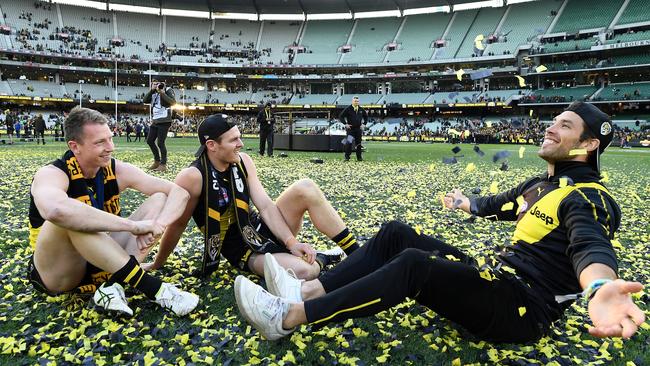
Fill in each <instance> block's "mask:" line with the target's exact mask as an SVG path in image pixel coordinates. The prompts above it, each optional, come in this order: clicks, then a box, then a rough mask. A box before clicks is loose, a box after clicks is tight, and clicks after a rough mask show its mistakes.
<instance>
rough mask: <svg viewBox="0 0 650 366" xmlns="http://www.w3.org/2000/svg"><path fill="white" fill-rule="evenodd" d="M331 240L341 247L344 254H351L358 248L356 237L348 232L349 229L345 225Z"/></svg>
mask: <svg viewBox="0 0 650 366" xmlns="http://www.w3.org/2000/svg"><path fill="white" fill-rule="evenodd" d="M332 240H333V241H334V242H335V243H336V245H338V246H339V247H341V249H343V251H344V252H345V254H346V255H350V254H352V252H354V251H355V250H357V249H359V244H357V238H356V237H355V236H354V235H352V234H351V233H350V230H348V228H347V227H346V228H345V229H343V231H341V232H340V233H339V234H338V235H336V236H335V237H333V238H332Z"/></svg>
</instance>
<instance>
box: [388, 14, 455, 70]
mask: <svg viewBox="0 0 650 366" xmlns="http://www.w3.org/2000/svg"><path fill="white" fill-rule="evenodd" d="M450 19H451V15H450V14H446V13H437V14H420V15H410V16H407V17H406V18H405V20H404V26H403V28H402V31H401V33H400V34H399V36H398V37H397V39H396V42H397V43H398V44H399V47H398V49H396V50H394V51H390V52H388V57H387V58H386V60H387V61H388V62H408V61H422V60H430V59H431V57H432V56H433V51H434V50H433V48H432V44H433V42H435V41H436V40H438V39H441V38H442V34H443V33H444V31H445V28H447V24H449V20H450Z"/></svg>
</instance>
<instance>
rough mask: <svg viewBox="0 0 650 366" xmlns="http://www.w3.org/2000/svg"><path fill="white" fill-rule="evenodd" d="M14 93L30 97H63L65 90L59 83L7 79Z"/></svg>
mask: <svg viewBox="0 0 650 366" xmlns="http://www.w3.org/2000/svg"><path fill="white" fill-rule="evenodd" d="M7 81H8V84H9V87H10V88H11V91H12V92H13V95H24V96H29V97H54V98H63V94H64V92H63V91H62V89H61V86H60V85H59V84H57V83H50V82H47V81H40V80H14V79H9V80H7Z"/></svg>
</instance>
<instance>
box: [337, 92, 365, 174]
mask: <svg viewBox="0 0 650 366" xmlns="http://www.w3.org/2000/svg"><path fill="white" fill-rule="evenodd" d="M339 120H341V123H343V125H345V130H346V132H347V136H346V139H345V140H344V144H345V147H344V149H345V161H348V160H350V155H351V154H352V145H354V146H355V147H356V152H357V161H363V158H362V157H361V133H362V131H363V126H362V123H363V125H365V124H367V123H368V113H367V112H366V110H365V109H363V108H362V107H361V106H360V105H359V97H357V96H355V97H353V98H352V105H350V106H348V107H347V108H345V109H344V110H343V112H341V114H340V115H339Z"/></svg>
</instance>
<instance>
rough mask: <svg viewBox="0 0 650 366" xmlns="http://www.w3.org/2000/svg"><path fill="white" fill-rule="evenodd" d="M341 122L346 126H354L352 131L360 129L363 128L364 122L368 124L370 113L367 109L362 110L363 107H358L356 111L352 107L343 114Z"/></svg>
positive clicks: (340, 117)
mask: <svg viewBox="0 0 650 366" xmlns="http://www.w3.org/2000/svg"><path fill="white" fill-rule="evenodd" d="M339 120H341V123H343V124H344V125H345V124H348V125H350V126H352V129H358V128H361V123H362V120H363V124H366V123H368V113H367V112H366V110H365V109H363V108H361V106H358V108H357V110H356V111H355V110H354V107H353V106H351V105H350V106H348V107H347V108H345V109H344V110H343V112H341V114H340V115H339Z"/></svg>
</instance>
